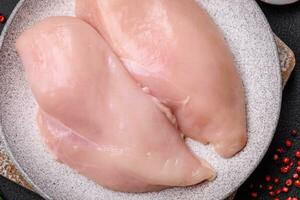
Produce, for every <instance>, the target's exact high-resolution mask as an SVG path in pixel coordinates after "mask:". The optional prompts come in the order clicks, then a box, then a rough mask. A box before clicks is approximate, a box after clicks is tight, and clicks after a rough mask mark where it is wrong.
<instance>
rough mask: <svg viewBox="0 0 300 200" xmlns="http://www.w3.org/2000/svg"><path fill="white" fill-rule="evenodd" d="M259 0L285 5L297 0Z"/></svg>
mask: <svg viewBox="0 0 300 200" xmlns="http://www.w3.org/2000/svg"><path fill="white" fill-rule="evenodd" d="M261 1H263V2H266V3H269V4H274V5H286V4H291V3H295V2H297V1H299V0H261Z"/></svg>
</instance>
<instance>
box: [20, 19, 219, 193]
mask: <svg viewBox="0 0 300 200" xmlns="http://www.w3.org/2000/svg"><path fill="white" fill-rule="evenodd" d="M17 49H18V52H19V54H20V56H21V58H22V61H23V63H24V67H25V72H26V76H27V79H28V81H29V83H30V85H31V88H32V91H33V94H34V96H35V98H36V100H37V102H38V104H39V106H40V108H41V109H40V112H39V114H38V124H39V127H40V130H41V133H42V135H43V138H44V140H45V142H46V144H47V146H48V147H49V149H50V150H51V152H52V153H53V154H54V155H55V156H56V158H57V159H58V160H59V161H61V162H63V163H65V164H67V165H69V166H70V167H72V168H74V169H75V170H77V171H78V172H80V173H81V174H83V175H85V176H87V177H89V178H90V179H92V180H94V181H95V182H97V183H98V184H101V185H103V186H105V187H108V188H111V189H113V190H118V191H126V192H145V191H153V190H159V189H163V188H165V187H170V186H186V185H194V184H197V183H200V182H202V181H204V180H207V179H212V178H213V177H214V176H215V175H214V172H213V171H212V170H211V169H210V167H209V165H208V164H207V163H206V162H205V161H203V160H200V159H197V158H196V157H195V156H194V155H193V154H192V153H191V152H190V151H189V149H188V148H187V147H186V145H185V144H184V142H183V140H182V138H181V137H180V134H179V133H178V132H177V130H176V129H175V128H174V127H173V125H172V124H171V123H170V122H169V121H168V119H167V117H166V116H165V115H164V114H163V113H162V112H161V111H160V110H159V108H158V107H157V106H156V104H155V103H154V102H153V101H152V97H150V96H149V95H147V94H146V93H144V92H143V91H142V90H141V88H140V86H138V84H137V83H136V82H135V81H134V80H133V79H132V78H131V77H130V76H129V74H128V72H127V71H126V70H125V68H124V67H123V66H122V64H121V62H120V61H119V59H118V58H117V57H116V56H115V55H114V54H113V53H112V51H111V49H110V48H109V46H108V45H106V43H105V42H104V40H103V39H102V38H101V37H100V35H99V34H98V33H97V32H96V31H95V30H94V29H93V28H92V27H91V26H89V25H88V24H86V23H85V22H83V21H81V20H78V19H76V18H71V17H56V18H50V19H48V20H46V21H43V22H41V23H39V24H37V25H35V26H33V27H32V28H31V29H30V30H28V31H26V32H25V33H23V34H22V35H21V37H20V38H19V39H18V41H17Z"/></svg>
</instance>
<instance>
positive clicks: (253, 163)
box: [0, 0, 281, 200]
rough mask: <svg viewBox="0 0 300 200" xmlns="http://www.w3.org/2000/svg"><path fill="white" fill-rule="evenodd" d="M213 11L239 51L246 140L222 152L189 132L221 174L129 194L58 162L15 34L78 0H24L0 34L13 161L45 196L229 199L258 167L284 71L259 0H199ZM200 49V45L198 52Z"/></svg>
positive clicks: (0, 78) (2, 108) (2, 112)
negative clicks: (41, 125)
mask: <svg viewBox="0 0 300 200" xmlns="http://www.w3.org/2000/svg"><path fill="white" fill-rule="evenodd" d="M198 2H199V3H200V2H201V3H202V4H203V7H204V8H205V9H206V10H207V11H208V12H209V13H210V15H211V16H212V17H213V19H214V20H215V22H216V23H217V24H218V26H219V27H220V29H221V30H222V31H223V32H224V35H225V38H226V40H227V41H228V44H229V46H230V48H231V50H232V52H233V54H234V56H235V60H236V63H237V67H238V69H239V72H240V75H241V77H242V80H243V84H244V86H245V90H246V100H247V120H248V121H247V122H248V136H249V141H248V144H247V146H246V147H245V149H244V150H243V151H242V152H241V153H239V154H238V155H236V156H235V157H234V158H232V159H227V160H226V159H222V158H220V157H219V156H218V155H217V154H216V153H215V152H214V151H213V150H212V148H211V147H209V146H204V145H201V144H199V143H198V142H195V141H192V140H190V139H189V140H188V141H187V143H188V145H189V147H190V148H191V149H192V150H193V151H194V152H195V154H196V155H199V156H201V157H203V158H205V159H206V160H207V161H209V162H210V163H211V164H212V166H213V167H214V168H215V169H216V170H217V172H218V177H217V179H216V180H214V181H212V182H206V183H203V184H200V185H197V186H194V187H186V188H170V189H167V190H164V191H161V192H152V193H142V194H131V193H120V192H113V191H111V190H108V189H105V188H103V187H101V186H99V185H96V184H95V183H93V182H92V181H90V180H88V179H87V178H85V177H83V176H81V175H79V174H77V173H76V172H74V171H73V170H72V169H70V168H69V167H67V166H65V165H63V164H60V163H58V162H56V161H55V160H54V159H53V158H52V156H51V155H50V154H49V153H48V152H47V150H46V149H45V147H44V145H43V143H42V140H41V138H40V136H39V131H38V128H37V126H36V121H35V120H36V112H37V106H36V103H35V100H34V98H33V96H32V94H31V91H30V88H29V87H28V85H27V82H26V80H25V78H24V72H23V69H22V65H21V62H20V59H19V57H18V55H17V53H16V50H15V46H14V45H15V41H16V38H17V37H18V36H19V35H20V34H21V32H23V31H24V30H25V29H26V28H28V27H29V26H30V25H32V24H34V23H35V22H36V21H38V20H41V19H44V18H46V17H49V16H57V15H73V14H74V1H73V0H43V1H41V0H21V1H20V2H19V4H18V6H17V7H16V9H15V10H14V12H13V13H12V16H11V18H10V19H9V20H8V21H7V24H6V27H5V29H4V32H3V35H2V37H1V39H0V49H1V51H0V116H1V121H0V123H1V130H2V131H1V133H0V136H1V137H2V141H4V145H5V146H6V150H7V152H8V153H9V154H10V156H11V158H12V160H13V162H14V163H15V165H16V166H17V168H18V169H19V170H20V171H21V173H22V175H23V176H24V177H25V178H26V180H27V181H29V182H30V183H31V184H32V186H33V188H34V190H35V191H36V192H38V193H39V194H40V195H42V196H43V197H45V198H46V199H65V200H77V199H78V200H81V199H93V200H97V199H99V200H169V199H187V200H192V199H197V200H211V199H214V200H218V199H224V198H225V197H227V196H228V195H230V194H231V193H232V192H234V191H235V190H236V189H237V188H238V187H239V186H240V185H241V184H242V183H243V182H244V181H245V180H246V178H247V177H248V176H249V175H250V174H251V173H252V172H253V170H254V169H255V168H256V167H257V165H258V164H259V162H260V161H261V159H262V158H263V156H264V154H265V152H266V151H267V149H268V147H269V144H270V142H271V140H272V138H273V134H274V131H275V129H276V126H277V120H278V117H279V113H280V105H281V75H280V68H279V60H278V53H277V49H276V46H275V43H274V38H273V34H272V31H271V29H270V27H269V24H268V23H267V20H266V19H265V17H264V15H263V14H262V12H261V10H260V8H259V7H258V5H257V4H256V2H255V1H254V0H247V1H246V0H235V1H228V0H198ZM199 53H201V52H199Z"/></svg>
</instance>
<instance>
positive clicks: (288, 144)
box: [285, 139, 293, 148]
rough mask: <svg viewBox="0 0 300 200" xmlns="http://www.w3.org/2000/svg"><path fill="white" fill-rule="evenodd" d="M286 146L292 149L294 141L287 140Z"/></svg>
mask: <svg viewBox="0 0 300 200" xmlns="http://www.w3.org/2000/svg"><path fill="white" fill-rule="evenodd" d="M285 146H286V147H287V148H291V147H292V146H293V142H292V140H290V139H286V140H285Z"/></svg>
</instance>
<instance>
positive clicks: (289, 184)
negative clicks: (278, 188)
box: [285, 179, 293, 187]
mask: <svg viewBox="0 0 300 200" xmlns="http://www.w3.org/2000/svg"><path fill="white" fill-rule="evenodd" d="M285 185H286V186H288V187H290V186H291V185H293V181H292V179H287V180H286V181H285Z"/></svg>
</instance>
